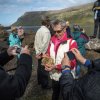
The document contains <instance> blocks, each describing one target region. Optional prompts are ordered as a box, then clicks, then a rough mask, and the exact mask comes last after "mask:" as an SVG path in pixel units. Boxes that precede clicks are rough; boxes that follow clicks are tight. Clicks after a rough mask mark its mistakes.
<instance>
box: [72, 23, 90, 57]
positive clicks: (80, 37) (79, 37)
mask: <svg viewBox="0 0 100 100" xmlns="http://www.w3.org/2000/svg"><path fill="white" fill-rule="evenodd" d="M81 29H82V28H80V26H79V25H77V24H75V25H73V30H74V31H73V32H72V34H71V35H72V38H73V39H74V40H75V41H76V42H77V45H78V49H79V51H80V52H81V54H82V55H83V56H85V54H86V50H85V44H86V43H87V42H88V41H89V38H88V36H87V35H86V34H85V33H83V32H82V31H81Z"/></svg>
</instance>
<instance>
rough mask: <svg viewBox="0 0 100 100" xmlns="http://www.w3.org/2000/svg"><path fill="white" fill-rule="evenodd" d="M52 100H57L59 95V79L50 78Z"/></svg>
mask: <svg viewBox="0 0 100 100" xmlns="http://www.w3.org/2000/svg"><path fill="white" fill-rule="evenodd" d="M52 90H53V93H52V100H59V96H60V84H59V81H54V80H52Z"/></svg>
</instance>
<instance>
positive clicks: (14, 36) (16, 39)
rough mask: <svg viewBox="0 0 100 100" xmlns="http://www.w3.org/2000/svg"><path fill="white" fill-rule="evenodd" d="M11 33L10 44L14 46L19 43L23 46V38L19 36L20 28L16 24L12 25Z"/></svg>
mask: <svg viewBox="0 0 100 100" xmlns="http://www.w3.org/2000/svg"><path fill="white" fill-rule="evenodd" d="M11 31H12V32H11V33H10V35H9V40H8V42H9V46H14V45H18V46H19V47H20V46H21V40H20V38H19V36H18V29H17V28H16V27H14V26H12V27H11Z"/></svg>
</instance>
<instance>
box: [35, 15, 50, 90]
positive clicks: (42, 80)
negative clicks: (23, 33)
mask: <svg viewBox="0 0 100 100" xmlns="http://www.w3.org/2000/svg"><path fill="white" fill-rule="evenodd" d="M41 23H42V26H41V27H40V28H39V29H38V30H37V32H36V35H35V41H34V48H35V51H36V58H37V59H38V68H37V80H38V84H39V85H41V87H42V88H43V89H48V88H49V82H48V80H49V78H48V76H49V75H48V72H47V71H45V70H44V67H43V65H42V64H41V61H42V55H43V54H45V53H46V51H47V48H48V45H49V41H50V38H51V35H50V31H49V26H50V21H49V20H48V17H46V16H43V17H42V20H41Z"/></svg>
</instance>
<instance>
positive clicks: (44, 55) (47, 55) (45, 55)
mask: <svg viewBox="0 0 100 100" xmlns="http://www.w3.org/2000/svg"><path fill="white" fill-rule="evenodd" d="M42 57H43V58H45V57H47V58H49V57H50V56H49V54H43V55H42Z"/></svg>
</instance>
